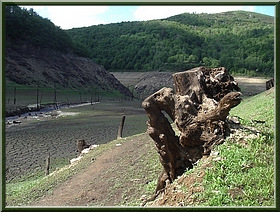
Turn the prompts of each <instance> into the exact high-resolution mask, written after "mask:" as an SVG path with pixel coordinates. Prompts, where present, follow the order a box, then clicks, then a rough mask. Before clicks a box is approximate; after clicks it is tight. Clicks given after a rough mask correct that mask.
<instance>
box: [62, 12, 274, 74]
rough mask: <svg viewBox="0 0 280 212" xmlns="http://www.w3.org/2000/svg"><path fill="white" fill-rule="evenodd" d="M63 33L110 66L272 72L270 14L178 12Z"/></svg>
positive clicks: (121, 68) (271, 19) (148, 68)
mask: <svg viewBox="0 0 280 212" xmlns="http://www.w3.org/2000/svg"><path fill="white" fill-rule="evenodd" d="M66 32H67V34H68V35H69V36H70V37H71V38H72V39H73V40H75V41H77V42H79V43H82V44H83V45H84V46H86V48H87V51H88V53H89V56H90V58H92V59H93V60H94V61H95V62H96V63H98V64H101V65H103V66H104V67H105V68H106V69H107V70H109V71H171V72H178V71H183V70H187V69H191V68H193V67H197V66H208V67H219V66H224V67H226V68H227V69H228V70H229V71H230V72H235V73H239V74H244V75H251V76H254V75H256V76H257V75H269V76H271V75H273V72H274V71H273V64H274V62H273V60H274V17H271V16H266V15H262V14H258V13H253V12H245V11H231V12H224V13H216V14H205V13H202V14H189V13H183V14H180V15H176V16H172V17H169V18H166V19H159V20H151V21H137V22H122V23H114V24H106V25H98V26H90V27H83V28H74V29H70V30H66Z"/></svg>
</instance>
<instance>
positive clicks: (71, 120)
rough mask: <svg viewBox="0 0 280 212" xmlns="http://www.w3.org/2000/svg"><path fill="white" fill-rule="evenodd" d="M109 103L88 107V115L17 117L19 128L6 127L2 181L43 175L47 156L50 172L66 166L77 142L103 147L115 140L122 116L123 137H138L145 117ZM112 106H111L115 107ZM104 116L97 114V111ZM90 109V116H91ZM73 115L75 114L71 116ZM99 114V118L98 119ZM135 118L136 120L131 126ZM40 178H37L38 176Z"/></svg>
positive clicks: (11, 125)
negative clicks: (28, 175)
mask: <svg viewBox="0 0 280 212" xmlns="http://www.w3.org/2000/svg"><path fill="white" fill-rule="evenodd" d="M110 104H111V103H101V104H97V105H94V106H90V105H89V106H86V107H89V112H88V115H87V116H85V115H80V114H79V112H78V111H79V109H77V110H76V109H75V110H73V109H72V110H71V111H72V112H67V111H68V109H66V110H64V112H63V113H61V112H58V111H55V113H57V114H56V115H45V114H38V115H37V116H27V117H26V118H25V117H20V118H18V119H16V121H19V122H21V123H20V124H14V123H13V122H12V121H10V124H6V130H5V152H6V160H5V163H6V180H7V182H10V181H12V180H15V179H19V178H21V177H22V176H24V175H26V174H30V175H32V173H33V174H36V173H41V174H43V173H44V167H45V157H46V155H47V154H48V153H50V156H51V170H50V171H53V170H55V169H56V168H58V167H61V166H64V165H67V164H69V159H72V158H74V157H76V156H77V152H76V150H77V147H76V140H77V139H85V141H86V142H87V143H89V144H103V143H107V142H109V141H112V140H114V139H116V136H117V130H118V127H119V123H120V121H121V117H122V115H123V114H126V115H127V117H126V122H125V127H124V132H123V135H124V136H131V135H134V134H137V133H142V132H144V131H145V128H146V124H145V121H146V119H147V118H146V115H145V112H144V111H143V109H142V108H133V107H129V106H125V104H124V105H123V107H122V108H119V107H117V106H116V108H114V107H113V106H112V110H114V111H113V112H112V111H110V110H111V108H108V107H109V106H108V105H110ZM112 105H115V103H114V104H113V103H112ZM106 107H107V109H108V112H107V113H106V112H105V113H104V111H103V112H98V108H102V109H103V110H105V109H106ZM91 109H92V112H91ZM74 111H77V112H74ZM99 113H100V115H98V114H99ZM135 118H137V119H138V120H139V122H138V123H136V122H135ZM41 174H40V175H41Z"/></svg>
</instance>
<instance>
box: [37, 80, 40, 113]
mask: <svg viewBox="0 0 280 212" xmlns="http://www.w3.org/2000/svg"><path fill="white" fill-rule="evenodd" d="M39 83H40V81H39V80H38V83H37V92H36V93H37V95H36V96H37V110H39Z"/></svg>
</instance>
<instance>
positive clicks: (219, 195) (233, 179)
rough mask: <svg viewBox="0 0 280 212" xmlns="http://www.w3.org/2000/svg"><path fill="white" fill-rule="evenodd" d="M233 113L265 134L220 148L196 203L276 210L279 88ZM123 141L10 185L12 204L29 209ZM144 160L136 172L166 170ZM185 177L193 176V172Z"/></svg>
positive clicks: (150, 158)
mask: <svg viewBox="0 0 280 212" xmlns="http://www.w3.org/2000/svg"><path fill="white" fill-rule="evenodd" d="M231 115H237V116H239V117H241V118H242V124H243V125H245V126H249V125H253V126H254V128H255V130H258V131H260V133H259V136H258V138H256V139H246V147H244V145H241V143H238V142H235V141H234V140H230V139H227V141H226V142H225V143H224V144H223V145H220V146H218V147H217V149H216V150H217V151H218V152H219V155H220V156H221V157H222V158H223V160H219V161H215V162H212V164H213V166H212V167H211V168H209V169H207V170H206V174H205V177H204V180H203V183H202V184H203V187H204V192H203V193H200V194H199V193H198V194H195V195H196V197H195V199H196V204H195V205H206V206H242V205H243V206H263V205H267V206H271V205H273V204H274V139H273V135H274V90H271V91H268V92H263V93H261V94H259V95H257V96H254V97H251V98H249V99H247V100H246V102H245V101H244V102H242V103H241V104H240V105H239V106H238V107H236V108H234V109H233V110H232V111H231ZM252 119H254V120H262V121H265V124H255V123H254V122H252V123H253V124H252V123H251V120H252ZM244 133H247V134H250V133H252V131H250V130H247V131H246V130H244ZM143 138H144V139H147V135H146V134H143ZM127 141H129V139H127ZM117 142H119V141H118V140H115V141H112V142H110V143H108V144H104V145H102V146H101V147H100V148H99V149H97V151H93V152H92V153H89V154H88V155H87V156H86V157H85V160H82V162H81V163H79V164H78V165H76V166H75V167H74V168H72V169H64V170H62V171H60V172H59V173H57V174H55V175H53V177H42V178H40V179H38V180H35V181H34V180H33V181H26V182H22V183H15V184H8V185H7V195H6V197H7V202H8V203H9V204H10V205H25V204H27V203H30V202H32V201H34V200H36V199H37V198H39V197H40V196H42V195H44V193H45V192H51V191H52V188H54V187H55V185H58V184H60V183H61V182H63V181H65V180H66V179H68V178H69V177H71V176H72V175H73V174H75V173H77V172H78V171H81V170H83V169H84V168H86V161H87V160H86V158H88V157H96V156H98V155H99V154H102V153H104V152H105V151H106V150H108V149H110V148H113V147H114V145H115V144H116V143H117ZM122 142H126V141H125V140H123V141H122ZM141 162H142V163H143V166H139V167H141V169H139V167H137V170H133V167H131V170H130V173H134V172H136V171H137V172H138V173H139V172H143V173H145V172H146V169H147V168H146V167H147V166H149V167H155V170H160V169H161V168H160V165H159V161H158V158H157V155H155V152H154V151H152V152H150V154H146V156H145V157H144V160H142V161H141ZM197 169H199V165H198V167H197ZM191 172H192V171H190V173H191ZM157 174H158V173H153V175H154V176H153V178H152V179H155V180H152V181H150V182H149V183H148V184H147V185H146V186H143V185H140V184H139V185H137V186H138V187H137V189H136V190H135V191H136V192H137V193H139V192H143V193H142V194H146V195H148V196H149V195H151V194H152V192H153V190H154V188H155V185H156V177H157ZM185 175H186V177H188V172H186V173H185ZM122 178H123V175H121V176H118V175H116V179H120V180H119V181H120V182H124V180H128V179H122ZM119 186H121V185H119ZM115 189H117V187H116V188H115ZM185 190H186V189H185ZM31 191H32V192H31ZM233 192H235V193H234V195H232V193H233ZM133 196H134V195H133ZM138 196H139V195H135V199H129V201H128V202H126V203H125V205H139V203H140V200H139V199H137V198H138Z"/></svg>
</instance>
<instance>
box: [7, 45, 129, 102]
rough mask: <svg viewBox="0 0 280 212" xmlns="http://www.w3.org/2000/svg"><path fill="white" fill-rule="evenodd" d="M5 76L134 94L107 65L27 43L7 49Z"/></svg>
mask: <svg viewBox="0 0 280 212" xmlns="http://www.w3.org/2000/svg"><path fill="white" fill-rule="evenodd" d="M5 77H6V78H8V79H9V80H11V81H14V82H16V83H18V84H27V85H33V84H34V85H36V83H37V82H38V80H39V81H40V85H41V86H46V87H48V86H53V84H54V83H55V84H56V85H59V86H61V87H64V88H85V89H88V88H98V89H102V90H112V89H115V90H117V91H119V92H120V93H122V94H124V95H125V96H129V97H130V96H132V93H131V92H130V91H129V89H128V88H126V87H125V86H124V85H122V84H121V83H120V82H119V81H118V80H117V79H116V78H115V77H114V76H113V75H112V74H110V73H109V72H108V71H106V70H105V69H104V67H103V66H100V65H97V64H95V63H94V62H93V61H92V60H90V59H88V58H83V57H77V56H75V55H74V54H72V53H68V54H62V53H60V52H57V51H54V50H50V49H41V48H36V47H33V46H27V45H22V46H18V47H17V49H11V48H6V52H5Z"/></svg>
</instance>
